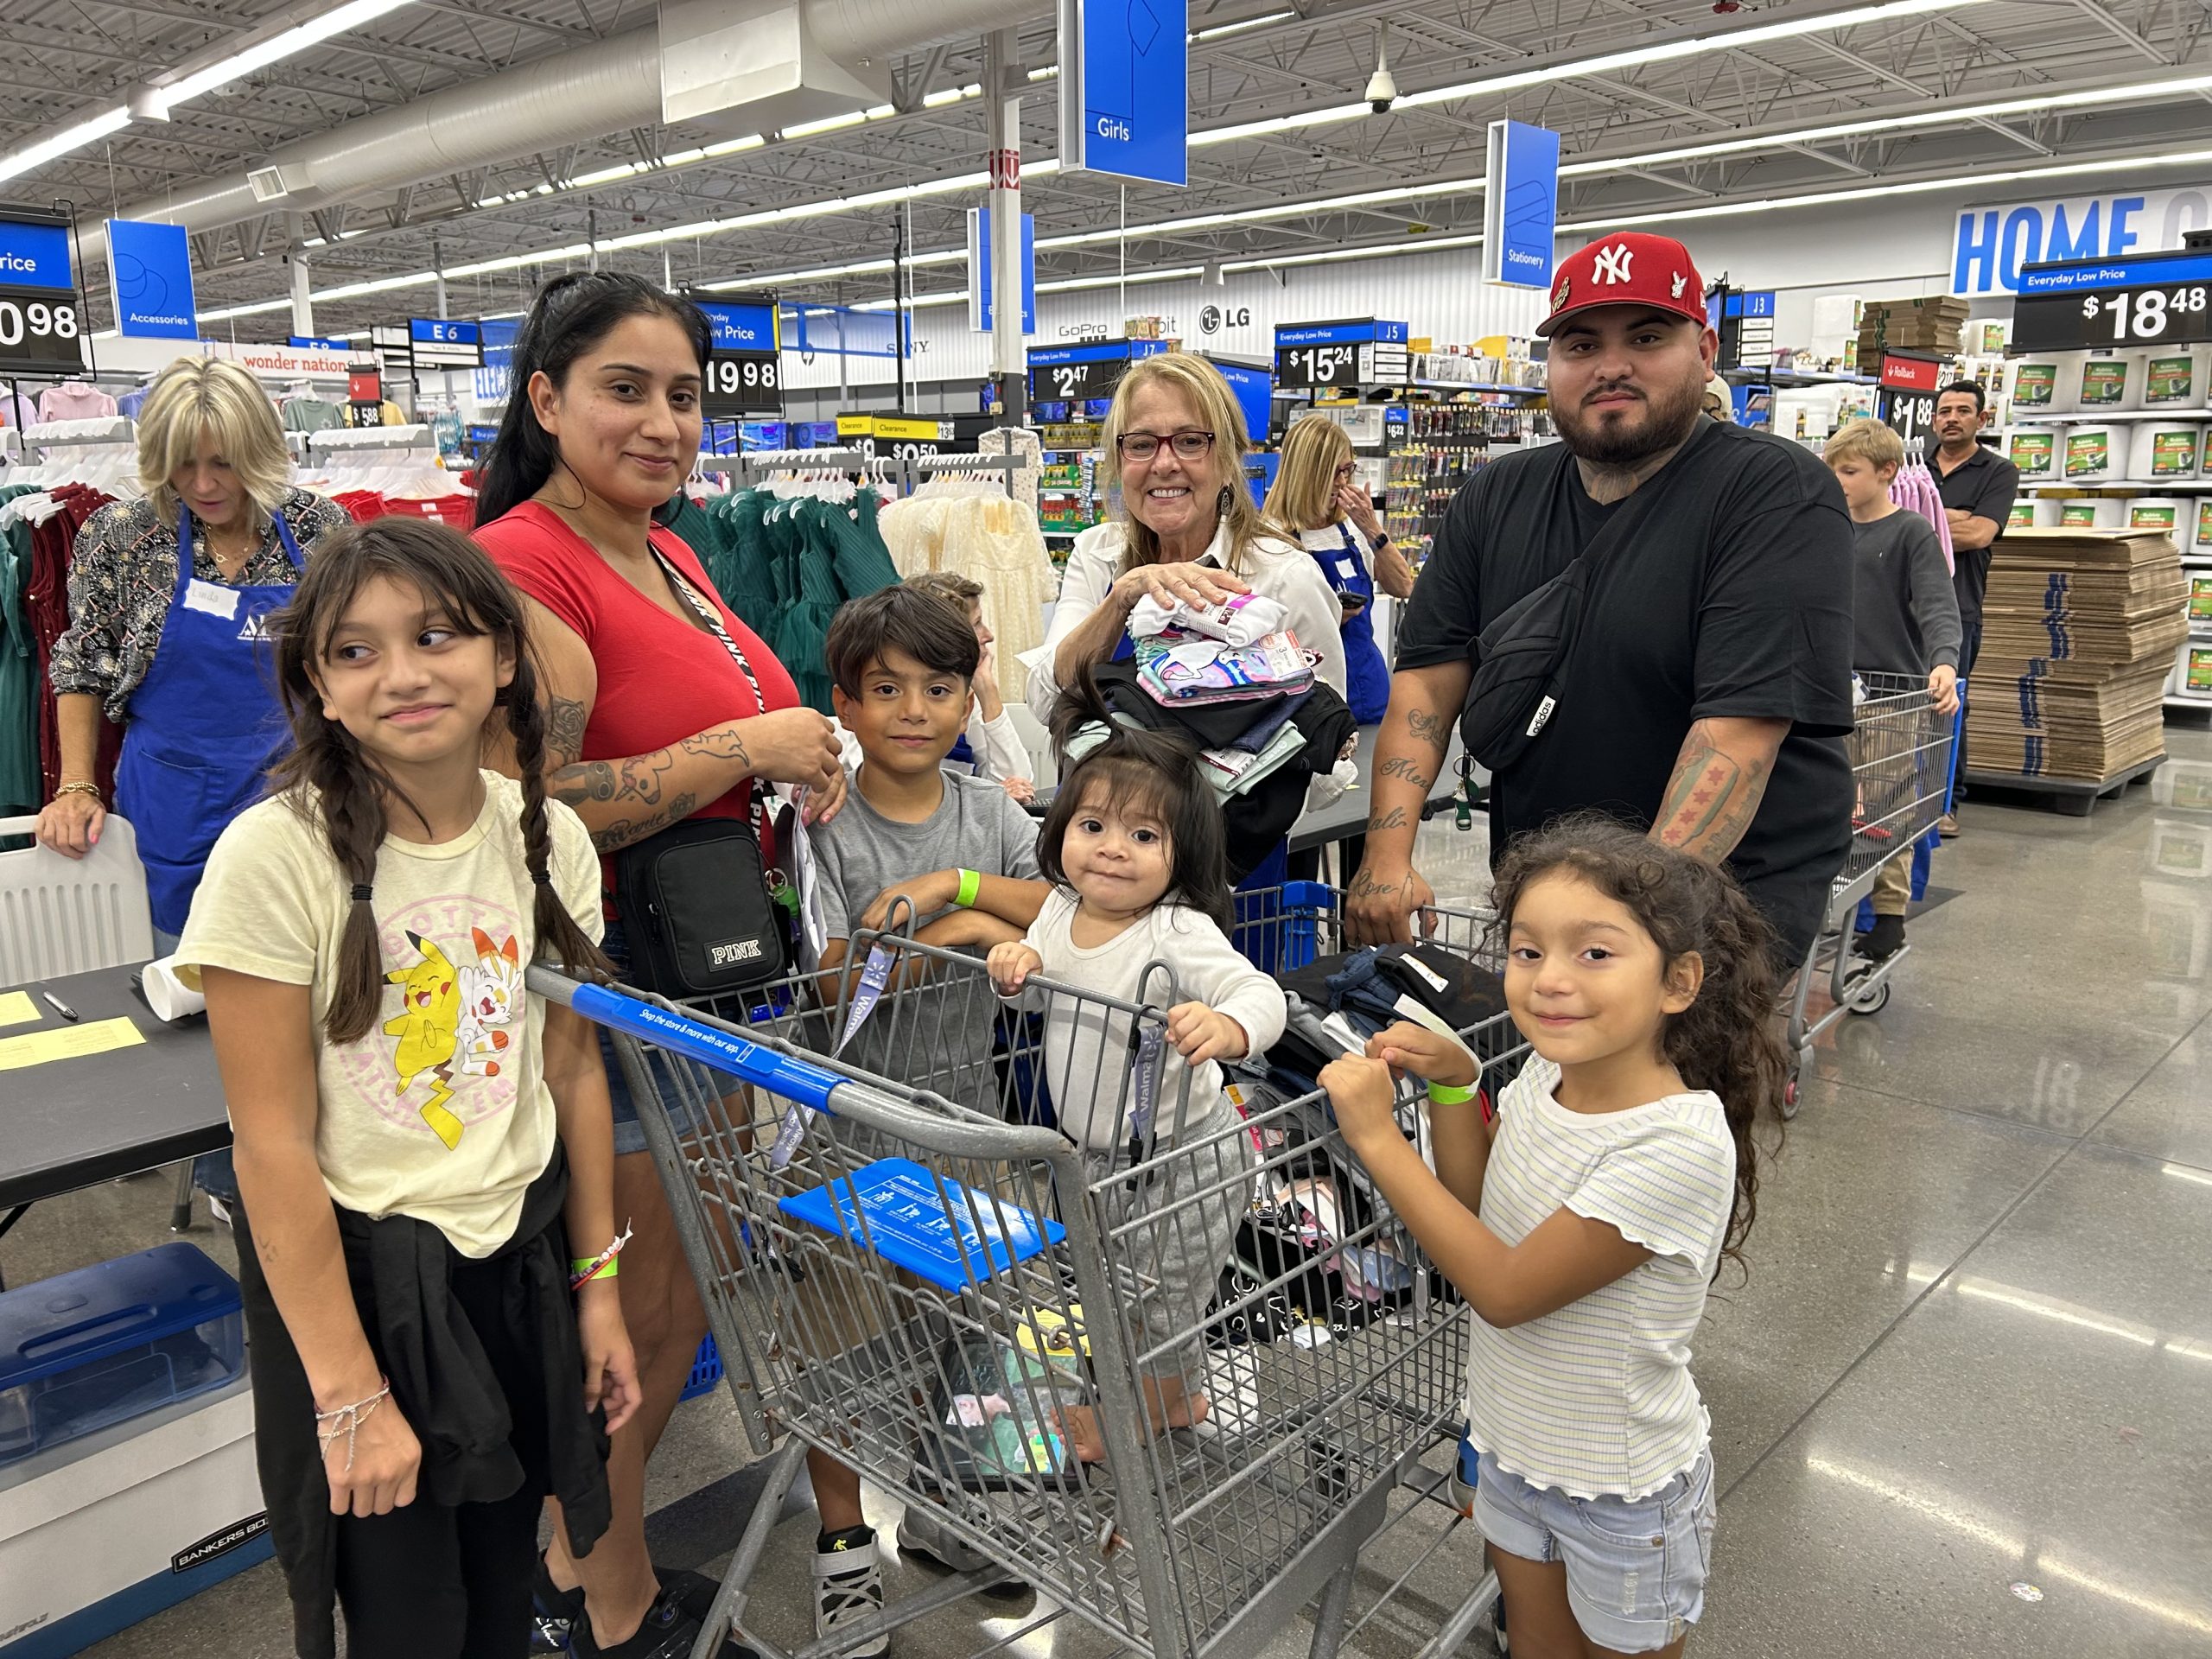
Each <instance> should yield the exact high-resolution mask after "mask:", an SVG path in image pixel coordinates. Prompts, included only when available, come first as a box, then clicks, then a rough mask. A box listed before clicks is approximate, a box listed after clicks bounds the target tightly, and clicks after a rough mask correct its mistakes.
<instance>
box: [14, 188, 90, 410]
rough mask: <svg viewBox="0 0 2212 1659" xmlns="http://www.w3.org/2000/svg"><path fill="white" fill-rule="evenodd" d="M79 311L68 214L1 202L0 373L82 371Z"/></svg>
mask: <svg viewBox="0 0 2212 1659" xmlns="http://www.w3.org/2000/svg"><path fill="white" fill-rule="evenodd" d="M84 316H85V313H84V308H83V305H82V303H81V302H79V299H78V296H77V285H76V278H75V276H74V274H73V271H72V270H71V269H70V264H69V221H68V219H67V218H66V217H65V216H63V215H62V214H60V213H48V212H47V211H45V210H43V209H41V208H36V207H0V378H5V377H6V376H8V375H12V374H26V375H68V374H82V373H83V372H84V371H85V325H84Z"/></svg>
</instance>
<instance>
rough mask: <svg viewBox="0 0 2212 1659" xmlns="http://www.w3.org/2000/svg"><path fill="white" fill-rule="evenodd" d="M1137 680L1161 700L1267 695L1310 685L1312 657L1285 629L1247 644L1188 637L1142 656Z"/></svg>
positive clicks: (1195, 700)
mask: <svg viewBox="0 0 2212 1659" xmlns="http://www.w3.org/2000/svg"><path fill="white" fill-rule="evenodd" d="M1139 656H1140V658H1142V656H1143V653H1142V652H1140V653H1139ZM1137 679H1138V682H1139V683H1141V684H1142V685H1143V687H1144V689H1145V690H1147V691H1148V692H1150V693H1151V694H1152V695H1153V696H1155V697H1157V698H1159V699H1160V702H1215V701H1219V700H1220V699H1223V698H1226V697H1249V696H1277V695H1281V694H1282V693H1285V692H1291V691H1302V690H1306V688H1307V687H1309V686H1311V685H1312V684H1313V658H1311V657H1309V656H1308V655H1307V654H1306V652H1304V651H1302V650H1301V649H1300V647H1299V644H1298V636H1297V635H1295V634H1294V633H1291V632H1288V631H1287V630H1286V631H1282V632H1275V633H1270V634H1268V636H1267V637H1266V638H1265V639H1260V640H1258V641H1256V642H1255V643H1254V644H1252V645H1225V644H1224V643H1222V642H1221V641H1219V640H1211V639H1209V640H1199V639H1186V640H1184V641H1182V642H1180V643H1179V644H1177V645H1173V646H1171V647H1169V648H1168V649H1166V650H1165V651H1162V652H1159V653H1158V654H1157V655H1155V656H1154V657H1153V658H1151V659H1150V660H1149V661H1142V660H1141V661H1140V663H1139V665H1138V668H1137Z"/></svg>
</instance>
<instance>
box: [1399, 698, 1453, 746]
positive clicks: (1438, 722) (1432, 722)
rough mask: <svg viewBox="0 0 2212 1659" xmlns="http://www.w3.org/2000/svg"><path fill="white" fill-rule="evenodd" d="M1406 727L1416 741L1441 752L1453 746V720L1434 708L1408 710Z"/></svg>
mask: <svg viewBox="0 0 2212 1659" xmlns="http://www.w3.org/2000/svg"><path fill="white" fill-rule="evenodd" d="M1406 729H1407V730H1408V732H1410V733H1412V734H1413V736H1414V741H1415V742H1417V743H1425V744H1427V746H1428V747H1430V748H1432V749H1433V750H1435V751H1436V753H1439V754H1443V753H1446V752H1447V751H1449V750H1450V748H1451V747H1452V725H1451V722H1450V721H1447V720H1446V719H1445V718H1444V716H1443V715H1440V714H1437V713H1434V712H1433V710H1430V709H1408V710H1406Z"/></svg>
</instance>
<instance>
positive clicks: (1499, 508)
mask: <svg viewBox="0 0 2212 1659" xmlns="http://www.w3.org/2000/svg"><path fill="white" fill-rule="evenodd" d="M1662 480H1666V487H1665V493H1664V494H1663V495H1661V496H1659V497H1657V498H1656V499H1654V500H1653V501H1652V502H1650V503H1649V505H1647V507H1646V509H1645V514H1644V517H1643V524H1641V526H1640V527H1638V528H1637V530H1635V531H1633V532H1632V533H1631V535H1630V538H1629V539H1628V541H1627V542H1626V543H1624V544H1622V545H1618V546H1616V547H1614V548H1613V549H1612V550H1611V551H1610V553H1608V554H1607V555H1606V556H1605V557H1604V558H1603V559H1602V560H1601V562H1600V568H1599V569H1598V570H1597V571H1596V572H1595V573H1594V575H1593V576H1592V581H1591V584H1590V590H1589V596H1588V599H1587V601H1586V608H1585V610H1584V613H1583V618H1582V625H1581V628H1580V632H1578V633H1577V635H1576V638H1575V642H1574V645H1573V650H1572V651H1571V652H1570V653H1569V655H1568V657H1567V662H1566V664H1565V667H1564V680H1563V683H1564V686H1565V690H1564V691H1563V693H1562V695H1561V696H1560V700H1559V703H1558V706H1557V707H1556V708H1555V709H1554V710H1553V712H1552V715H1551V718H1550V721H1548V723H1547V724H1546V726H1545V728H1544V730H1543V733H1542V734H1541V737H1539V738H1538V740H1537V741H1535V743H1534V744H1533V745H1532V746H1531V747H1529V752H1528V753H1527V754H1526V755H1525V756H1524V757H1523V758H1522V760H1520V761H1518V762H1517V763H1516V764H1515V765H1514V766H1512V767H1511V768H1510V769H1509V770H1508V771H1506V772H1501V773H1500V774H1499V775H1498V776H1497V778H1496V779H1494V780H1493V784H1492V791H1491V794H1492V799H1491V848H1492V849H1493V851H1494V852H1496V851H1501V850H1503V848H1504V846H1505V844H1506V842H1509V841H1510V839H1511V838H1512V837H1513V836H1516V835H1518V834H1520V833H1522V832H1523V831H1526V830H1529V829H1537V828H1540V827H1541V825H1543V824H1544V823H1548V821H1550V820H1551V819H1553V818H1554V817H1559V816H1560V815H1561V814H1563V813H1567V812H1572V811H1576V810H1585V809H1595V810H1600V811H1604V812H1606V813H1609V814H1611V816H1613V817H1618V818H1620V819H1622V820H1624V821H1625V822H1627V823H1634V824H1637V825H1638V826H1639V827H1643V828H1647V829H1648V828H1649V826H1650V824H1651V822H1652V820H1653V819H1654V817H1656V816H1657V813H1658V810H1659V807H1660V804H1661V802H1662V800H1663V799H1664V798H1665V795H1666V790H1667V784H1668V780H1669V779H1670V778H1672V777H1673V775H1674V771H1675V759H1676V757H1677V755H1678V754H1679V753H1680V751H1681V745H1682V740H1683V739H1684V738H1685V737H1687V736H1688V734H1689V728H1690V727H1691V726H1692V724H1694V722H1695V721H1699V720H1702V719H1707V718H1712V717H1737V718H1743V719H1768V720H1787V721H1791V722H1792V726H1791V729H1790V732H1789V735H1788V736H1787V737H1785V738H1784V739H1783V742H1782V750H1781V753H1780V754H1779V755H1778V756H1777V758H1776V760H1775V768H1774V775H1773V777H1772V779H1770V781H1769V783H1768V785H1767V790H1766V794H1765V797H1764V799H1763V800H1762V801H1761V802H1760V804H1759V810H1758V817H1755V818H1754V819H1753V820H1752V822H1751V828H1750V829H1748V830H1746V831H1745V835H1744V838H1743V840H1742V841H1741V842H1739V843H1738V845H1737V848H1736V850H1735V853H1734V854H1733V855H1732V857H1731V858H1730V861H1729V866H1730V868H1732V870H1733V871H1734V872H1735V874H1736V875H1737V876H1738V879H1739V880H1742V881H1743V883H1744V885H1745V887H1746V888H1748V889H1749V890H1750V892H1751V896H1752V898H1753V899H1755V900H1757V902H1758V905H1759V907H1760V908H1761V910H1763V911H1764V912H1765V913H1766V915H1767V917H1768V919H1769V920H1770V921H1771V922H1772V923H1773V924H1774V925H1776V927H1777V930H1778V931H1780V932H1781V933H1782V934H1783V938H1784V939H1785V940H1786V941H1787V942H1788V943H1789V944H1790V945H1791V946H1792V947H1793V948H1795V949H1796V950H1799V951H1801V952H1802V949H1803V948H1804V947H1805V946H1806V945H1808V944H1810V943H1811V940H1812V937H1813V935H1814V933H1815V931H1817V930H1818V928H1819V925H1820V921H1821V916H1822V915H1823V913H1824V912H1825V911H1826V909H1827V893H1828V887H1829V884H1830V883H1831V882H1832V881H1833V880H1834V878H1835V874H1836V872H1837V871H1838V870H1840V868H1842V866H1843V857H1844V854H1845V852H1846V851H1847V849H1848V848H1849V845H1850V841H1851V809H1852V779H1851V768H1850V765H1849V762H1848V761H1847V760H1846V758H1845V753H1844V746H1843V741H1842V740H1843V737H1844V735H1845V734H1847V733H1848V732H1849V731H1850V730H1851V726H1852V712H1851V711H1852V701H1851V646H1852V609H1851V595H1852V563H1851V562H1852V543H1851V520H1850V518H1849V516H1848V515H1847V513H1846V512H1845V510H1844V505H1843V493H1842V491H1841V489H1840V487H1839V486H1837V484H1836V481H1835V479H1834V475H1833V474H1830V472H1829V471H1828V469H1827V467H1824V466H1822V465H1821V462H1820V461H1819V460H1818V458H1817V457H1815V455H1813V454H1811V453H1810V452H1809V451H1808V450H1807V449H1806V448H1803V447H1802V445H1799V444H1795V443H1791V442H1788V441H1787V440H1784V439H1781V438H1777V437H1773V436H1770V435H1767V434H1765V433H1761V432H1754V431H1751V430H1749V429H1745V428H1743V427H1737V426H1726V425H1716V424H1713V423H1700V429H1699V434H1698V435H1697V436H1696V437H1695V438H1694V440H1693V441H1692V442H1691V443H1690V444H1689V446H1688V448H1685V449H1684V450H1683V452H1682V453H1681V454H1679V455H1677V456H1676V457H1675V459H1674V460H1673V461H1670V462H1669V463H1668V465H1667V466H1666V467H1665V468H1664V469H1662V471H1661V472H1660V473H1659V474H1656V475H1655V476H1654V477H1653V478H1651V479H1649V480H1646V481H1645V483H1644V484H1643V486H1642V488H1643V489H1644V490H1652V489H1656V488H1657V487H1658V486H1660V485H1661V483H1662ZM1630 499H1634V498H1630ZM1625 505H1627V504H1626V503H1625V502H1621V503H1616V504H1614V505H1611V506H1599V505H1598V504H1597V503H1595V502H1593V501H1592V499H1590V496H1589V493H1588V492H1587V491H1586V490H1585V489H1584V488H1583V486H1582V478H1581V474H1580V470H1579V469H1578V468H1577V467H1576V466H1575V463H1574V457H1573V454H1570V453H1569V452H1568V450H1567V447H1566V446H1565V445H1564V444H1551V445H1547V446H1545V447H1544V448H1539V449H1535V450H1529V451H1523V452H1522V453H1519V454H1511V455H1508V456H1506V457H1505V458H1504V459H1503V460H1500V461H1493V462H1492V463H1491V465H1490V466H1488V467H1484V469H1483V471H1482V472H1481V473H1480V474H1478V475H1477V476H1476V478H1475V479H1474V480H1473V481H1471V483H1469V484H1468V485H1467V486H1466V487H1465V489H1463V490H1461V491H1460V492H1459V496H1458V497H1457V499H1454V500H1453V502H1452V505H1451V508H1450V510H1449V511H1448V512H1446V516H1445V521H1444V527H1443V532H1442V534H1441V535H1440V536H1439V537H1437V541H1436V546H1435V550H1434V551H1433V553H1432V554H1431V555H1430V556H1429V560H1428V563H1427V565H1426V567H1424V569H1422V571H1421V581H1420V582H1418V583H1417V584H1415V586H1414V596H1413V598H1412V600H1411V601H1409V602H1408V605H1407V607H1406V615H1405V620H1404V621H1403V622H1402V625H1401V626H1400V629H1399V635H1398V656H1397V665H1398V666H1399V667H1400V668H1426V667H1430V666H1433V665H1434V664H1439V663H1446V662H1454V661H1459V660H1462V659H1465V658H1467V657H1468V655H1469V654H1470V652H1471V651H1472V649H1473V648H1474V645H1475V642H1476V639H1477V637H1478V635H1479V634H1480V633H1481V632H1482V630H1483V628H1484V626H1485V625H1486V624H1487V623H1488V622H1489V621H1490V620H1491V619H1493V618H1495V617H1496V616H1497V615H1498V614H1499V613H1502V612H1503V611H1504V610H1505V609H1506V608H1507V607H1510V606H1511V605H1512V604H1514V603H1515V602H1516V601H1518V600H1519V599H1521V598H1522V596H1523V595H1524V594H1528V593H1529V592H1530V591H1532V590H1533V589H1535V588H1537V587H1538V586H1540V585H1541V584H1542V583H1543V582H1548V581H1549V580H1550V579H1551V578H1552V577H1554V576H1555V575H1558V574H1559V573H1560V571H1562V570H1564V569H1566V568H1567V565H1568V564H1569V563H1572V562H1573V559H1574V558H1575V556H1577V555H1578V554H1580V552H1581V550H1583V548H1584V547H1586V545H1587V544H1588V543H1589V542H1590V541H1591V539H1592V537H1595V536H1596V535H1597V533H1598V531H1599V529H1600V528H1601V527H1602V526H1603V524H1605V520H1606V518H1608V517H1609V516H1610V515H1611V514H1612V513H1615V512H1620V511H1622V510H1623V508H1624V506H1625Z"/></svg>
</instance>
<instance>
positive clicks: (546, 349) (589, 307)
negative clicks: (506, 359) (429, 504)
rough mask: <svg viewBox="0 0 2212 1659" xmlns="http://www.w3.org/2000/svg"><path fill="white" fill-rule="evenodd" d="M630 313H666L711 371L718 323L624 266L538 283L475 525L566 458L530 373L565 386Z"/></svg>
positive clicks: (524, 496) (512, 504) (520, 335)
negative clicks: (546, 424)
mask: <svg viewBox="0 0 2212 1659" xmlns="http://www.w3.org/2000/svg"><path fill="white" fill-rule="evenodd" d="M626 317H666V318H668V319H669V320H670V321H672V322H674V323H675V324H677V327H680V328H682V329H683V332H684V334H687V335H688V336H689V337H690V340H691V346H692V350H693V351H694V353H696V355H697V357H698V359H699V369H700V372H702V373H704V372H706V367H707V354H708V353H709V351H711V350H712V349H713V347H714V343H715V331H714V327H713V326H712V325H711V324H709V322H708V321H707V319H706V315H705V314H704V313H703V312H702V311H701V310H700V309H699V308H698V307H697V306H696V305H694V304H692V303H691V302H690V300H688V299H686V298H685V297H684V296H683V295H681V294H671V293H668V292H666V291H665V290H664V289H658V288H655V287H654V286H653V285H652V283H649V282H646V281H645V279H644V278H642V277H629V276H625V275H624V274H623V273H622V272H620V271H614V270H594V271H572V272H570V273H569V275H567V276H565V277H555V278H554V279H553V280H552V281H551V282H550V283H546V284H545V286H544V287H543V288H541V289H538V290H537V295H536V296H535V297H533V298H532V299H531V302H530V315H528V316H526V317H524V319H523V323H522V327H521V328H520V329H519V330H518V331H517V333H516V334H515V346H514V359H513V362H512V365H511V366H510V369H509V372H508V380H507V412H506V413H505V415H503V416H500V417H499V436H498V437H496V438H494V439H493V441H492V450H491V453H490V454H488V455H486V457H485V458H484V466H483V469H482V472H481V474H480V481H479V483H478V485H477V489H476V522H477V523H478V524H490V523H491V522H492V521H493V519H495V518H504V517H505V515H506V514H508V513H510V512H513V511H514V509H515V508H516V507H518V506H519V505H521V504H522V503H524V501H527V500H529V499H530V498H531V497H532V496H533V495H536V494H537V493H538V491H540V490H542V489H543V488H544V487H545V480H547V479H549V478H550V477H552V476H553V469H554V468H555V467H557V466H559V465H560V464H561V445H560V443H559V442H558V440H556V438H555V437H554V435H552V434H551V433H550V432H548V431H547V430H546V429H544V428H543V427H542V426H540V425H539V424H538V423H537V410H536V409H534V408H533V407H531V401H530V382H531V377H532V376H533V375H537V374H543V375H544V377H545V378H547V379H549V380H550V381H551V382H552V383H553V384H554V385H556V386H559V385H564V384H565V383H566V382H567V380H568V378H569V370H570V369H571V368H573V367H574V366H575V361H576V359H578V358H580V357H582V355H583V354H584V353H586V352H588V351H589V350H591V348H592V347H593V346H596V345H598V344H599V342H600V341H601V340H604V339H606V338H607V335H608V334H610V333H612V332H613V329H614V327H615V325H616V324H618V323H620V322H621V321H623V320H624V319H625V318H626Z"/></svg>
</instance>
